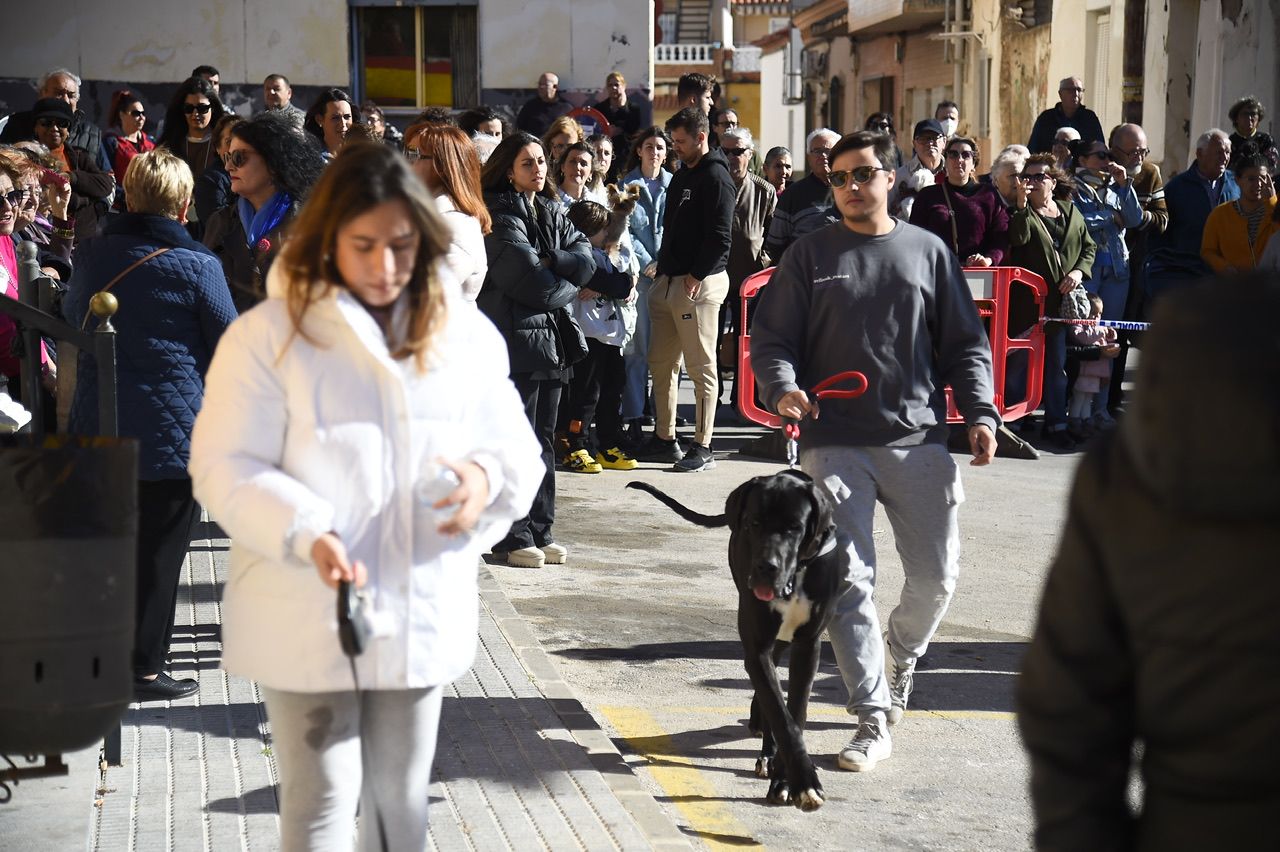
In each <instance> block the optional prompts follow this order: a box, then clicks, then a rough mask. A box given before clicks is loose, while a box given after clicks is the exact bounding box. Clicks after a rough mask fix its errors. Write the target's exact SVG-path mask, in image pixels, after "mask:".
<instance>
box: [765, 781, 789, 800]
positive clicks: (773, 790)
mask: <svg viewBox="0 0 1280 852" xmlns="http://www.w3.org/2000/svg"><path fill="white" fill-rule="evenodd" d="M765 800H766V801H767V802H768V803H769V804H771V805H787V804H790V803H791V788H790V787H788V786H787V782H786V781H783V780H782V779H775V780H773V781H770V782H769V795H767V796H765Z"/></svg>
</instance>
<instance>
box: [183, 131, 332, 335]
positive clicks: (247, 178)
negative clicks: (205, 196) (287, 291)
mask: <svg viewBox="0 0 1280 852" xmlns="http://www.w3.org/2000/svg"><path fill="white" fill-rule="evenodd" d="M225 162H226V167H227V174H229V175H231V191H232V192H234V193H235V194H236V195H237V196H239V198H238V199H237V200H236V201H235V203H234V204H230V205H228V206H226V207H223V208H222V209H221V210H219V211H218V212H217V213H214V214H213V215H212V216H210V217H209V222H208V225H207V227H206V229H205V238H204V244H205V245H206V246H208V247H209V248H210V249H212V250H213V252H214V254H216V255H218V258H219V259H220V260H221V261H222V269H223V272H224V273H225V274H226V276H227V286H228V287H229V288H230V289H231V298H232V300H233V301H234V302H235V305H236V310H238V311H240V312H241V313H244V312H245V311H247V310H248V309H249V308H251V307H253V306H254V305H256V304H258V302H261V301H262V300H263V299H264V298H266V294H267V293H266V287H265V282H266V280H267V270H268V269H270V268H271V263H272V261H273V260H275V257H276V254H277V253H278V252H279V250H280V242H281V235H282V234H281V232H282V231H283V230H284V228H285V227H286V226H287V225H288V224H289V223H290V222H291V221H293V218H294V216H295V215H297V211H298V208H299V207H300V206H301V205H302V202H303V200H304V199H305V198H306V195H307V193H308V192H310V191H311V187H312V185H313V184H314V183H315V182H316V180H318V179H319V177H320V172H321V171H322V170H323V169H324V158H323V156H322V155H321V152H320V150H319V148H318V147H317V145H316V144H315V143H314V142H312V141H311V138H310V137H308V136H306V135H304V134H303V133H302V132H301V131H300V130H298V128H297V127H296V126H295V125H294V124H293V122H292V121H291V120H289V118H288V117H287V116H282V115H280V114H278V113H275V112H264V113H259V114H258V115H255V116H254V117H253V118H251V119H249V120H248V121H246V122H243V123H242V124H238V125H236V126H235V128H234V129H233V130H232V131H231V144H230V146H229V147H228V148H227V155H226V159H225Z"/></svg>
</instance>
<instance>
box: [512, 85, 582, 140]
mask: <svg viewBox="0 0 1280 852" xmlns="http://www.w3.org/2000/svg"><path fill="white" fill-rule="evenodd" d="M572 110H573V104H571V103H569V102H568V101H566V100H565V99H564V98H562V97H560V78H559V77H557V76H556V75H555V74H553V73H551V72H550V71H544V72H543V73H542V76H541V77H539V78H538V94H537V95H535V96H534V97H532V98H530V99H529V101H528V103H526V104H525V105H524V106H522V107H521V108H520V114H519V115H517V116H516V127H518V128H520V129H521V130H524V131H526V132H528V133H532V134H533V135H534V136H537V137H538V138H539V139H541V138H542V135H543V134H544V133H546V132H547V128H548V127H550V126H551V122H553V121H555V120H556V119H557V118H559V117H560V116H562V115H565V114H566V113H568V112H571V111H572Z"/></svg>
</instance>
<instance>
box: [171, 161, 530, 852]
mask: <svg viewBox="0 0 1280 852" xmlns="http://www.w3.org/2000/svg"><path fill="white" fill-rule="evenodd" d="M448 244H449V232H448V229H447V227H446V226H445V225H444V223H443V222H442V221H441V219H440V216H439V215H438V214H437V213H435V212H434V208H433V207H432V204H431V200H430V197H429V195H428V193H427V190H426V189H425V188H424V187H423V186H422V184H421V183H420V182H419V181H418V180H417V179H416V178H415V177H414V176H413V174H412V173H411V172H410V170H409V168H408V166H407V165H406V164H405V163H404V160H403V159H402V158H401V157H400V156H399V155H397V154H396V153H395V152H394V151H393V150H391V149H390V148H387V147H385V146H382V145H376V144H373V143H357V144H353V145H351V146H348V148H347V149H344V150H343V152H342V153H341V155H340V156H338V157H337V158H335V160H334V162H333V163H332V164H331V165H330V166H329V167H328V169H327V170H326V171H325V174H324V175H323V177H322V178H321V180H320V182H319V183H318V184H317V185H316V187H315V189H314V190H313V192H312V195H311V198H310V200H309V202H308V203H307V205H306V206H305V207H304V208H303V210H302V212H301V214H300V215H299V217H298V219H297V220H296V221H295V223H294V225H293V228H292V232H291V235H290V237H289V240H288V242H287V243H286V245H285V248H284V253H283V255H282V256H281V258H280V260H278V261H277V262H276V264H275V265H274V266H273V267H272V270H271V273H270V277H269V280H268V296H269V298H268V299H267V301H266V302H263V303H262V304H261V305H259V306H257V307H256V308H254V309H253V310H251V311H249V312H248V313H246V314H245V315H243V316H242V317H241V318H240V319H239V320H237V321H236V322H235V323H234V324H233V325H232V326H231V327H230V328H229V329H228V330H227V332H226V334H225V335H224V337H223V339H222V341H221V343H220V345H219V346H218V349H217V352H216V354H215V355H214V359H213V364H212V366H211V368H210V370H209V375H208V379H207V384H206V391H205V398H204V408H203V410H202V411H201V412H200V415H199V418H198V419H197V421H196V426H195V432H194V436H193V440H192V449H191V463H190V470H191V474H192V478H193V480H194V484H195V494H196V497H197V498H198V499H199V501H200V502H201V503H202V504H204V505H205V506H206V507H207V508H208V509H209V512H210V514H212V516H213V517H214V518H215V519H216V520H217V521H218V523H219V524H220V525H221V526H222V527H223V529H224V530H226V532H227V533H228V535H229V536H230V537H231V540H232V550H231V570H230V576H229V579H228V581H227V586H226V590H225V593H224V598H223V621H222V624H223V665H224V667H225V668H226V669H227V670H228V671H230V672H233V673H235V674H237V675H241V676H244V677H248V678H252V679H254V680H256V681H258V683H259V684H260V685H261V686H262V687H263V692H264V694H265V697H266V703H267V713H268V716H269V717H270V719H271V724H272V731H273V750H274V752H275V755H276V758H277V761H278V764H279V767H280V785H281V833H282V845H283V848H285V849H310V848H317V847H323V848H330V846H331V845H332V846H333V847H334V848H339V847H342V846H345V845H349V843H350V838H351V832H352V826H353V822H354V819H355V815H356V806H357V801H358V800H359V801H360V802H361V804H362V814H363V815H364V817H363V818H362V819H361V826H362V831H378V832H380V833H381V835H382V837H381V840H383V841H385V843H386V848H393V849H408V848H417V849H420V848H424V846H425V843H426V836H427V812H426V811H427V787H428V785H429V783H430V768H431V760H432V757H433V755H434V750H435V737H436V730H437V728H438V724H439V712H440V705H441V693H442V688H443V686H444V685H445V684H447V683H449V682H450V681H452V680H454V679H456V678H457V677H459V676H460V675H462V674H463V673H464V672H465V671H466V670H467V668H468V667H469V666H470V665H471V662H472V659H473V657H474V654H475V647H476V632H477V607H478V600H477V592H476V573H477V565H478V563H479V558H480V554H481V553H483V552H485V551H486V550H487V549H488V548H489V547H490V546H491V545H492V544H493V543H495V542H496V541H498V539H500V538H501V537H502V536H503V535H504V534H505V533H506V531H507V529H508V528H509V527H510V524H511V522H512V521H513V520H515V519H517V518H519V517H522V516H523V515H524V514H526V513H527V512H528V510H529V506H530V504H531V502H532V499H533V495H534V492H535V491H536V489H537V487H538V484H539V483H540V482H541V480H542V477H543V474H544V471H543V466H542V460H541V455H540V448H539V446H538V444H537V442H536V440H535V439H534V436H533V432H532V430H531V429H530V427H529V424H528V420H527V418H525V417H524V416H523V413H524V412H523V407H522V406H521V403H520V398H519V395H518V394H517V393H516V391H515V388H514V387H513V385H512V384H511V381H510V379H509V378H508V372H509V371H508V365H507V355H506V347H505V346H504V345H503V342H502V337H501V335H499V334H498V332H497V330H496V329H494V328H493V326H492V325H491V324H490V322H489V320H488V319H486V318H485V317H484V316H483V315H482V314H480V312H478V311H474V310H470V309H467V308H464V307H463V306H461V305H459V304H458V303H457V302H455V301H453V300H447V299H446V297H445V291H446V288H447V287H448V284H446V282H445V280H444V279H445V278H446V277H448V275H449V272H448V270H447V267H446V266H445V264H444V263H443V261H442V258H443V257H444V255H445V254H446V252H447V248H448ZM436 459H440V460H443V464H445V465H446V466H447V467H448V468H451V469H452V470H453V472H454V473H455V475H456V476H457V478H458V481H459V484H457V486H456V488H454V489H453V490H452V492H451V493H450V494H449V495H448V497H447V498H445V500H446V501H447V503H448V505H447V506H441V504H440V503H436V504H435V505H436V506H437V508H432V506H431V505H430V504H428V503H427V502H424V501H423V500H421V499H419V496H418V494H420V493H421V491H420V490H418V489H420V486H421V485H422V477H423V472H424V471H426V470H428V469H430V468H431V467H432V464H431V463H432V462H433V461H434V460H436ZM416 491H417V493H415V492H416ZM442 519H443V520H442ZM340 580H341V581H348V582H352V583H354V584H355V585H356V586H361V585H362V584H363V589H364V591H365V592H366V594H367V595H368V598H369V599H370V604H371V609H372V613H373V615H372V618H371V623H372V626H373V631H372V638H371V639H370V641H369V642H368V647H367V648H366V650H365V651H364V653H363V654H362V655H360V656H358V657H354V658H348V657H346V656H345V655H344V654H343V651H342V648H341V646H340V642H339V636H338V625H337V618H336V607H335V592H334V589H335V588H336V587H337V585H338V582H339V581H340ZM368 839H372V840H373V843H372V845H371V846H368V847H367V848H378V845H379V838H377V837H376V836H375V837H373V838H366V840H368Z"/></svg>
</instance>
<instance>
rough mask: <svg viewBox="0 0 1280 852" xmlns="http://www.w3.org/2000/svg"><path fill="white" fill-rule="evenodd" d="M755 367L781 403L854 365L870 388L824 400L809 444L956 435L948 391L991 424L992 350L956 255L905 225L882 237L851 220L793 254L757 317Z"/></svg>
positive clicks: (970, 415) (894, 442)
mask: <svg viewBox="0 0 1280 852" xmlns="http://www.w3.org/2000/svg"><path fill="white" fill-rule="evenodd" d="M751 365H752V368H753V370H754V372H755V375H756V381H757V383H758V384H759V387H760V398H761V399H762V400H763V401H764V402H765V404H766V405H767V406H768V407H769V409H770V410H772V411H777V405H778V400H779V399H781V398H782V396H783V395H784V394H786V393H788V392H789V391H793V390H796V389H797V388H804V389H805V390H806V391H810V390H811V389H812V388H813V386H814V385H816V384H817V383H818V382H820V381H822V380H823V379H825V378H827V377H828V376H832V375H834V374H836V373H840V372H844V371H846V370H858V371H860V372H862V373H863V374H865V375H866V377H867V382H868V384H869V387H868V389H867V392H866V393H865V394H863V395H862V396H860V397H858V398H857V399H852V400H836V399H832V400H826V401H823V402H822V403H821V416H820V418H819V419H818V420H805V421H804V422H803V424H801V440H802V441H803V442H804V444H805V445H806V446H830V445H844V446H875V447H881V446H883V447H892V446H899V447H905V446H914V445H916V444H923V443H926V442H936V443H943V442H945V441H946V437H947V431H948V428H947V425H946V397H945V396H944V393H943V388H944V387H945V386H947V385H950V386H951V387H952V390H953V392H954V394H955V400H956V406H957V408H958V409H959V410H960V412H961V413H962V414H963V415H964V419H965V422H966V423H967V424H969V425H971V426H973V425H977V424H980V423H985V424H986V425H987V426H989V427H991V428H992V429H993V430H994V429H995V428H996V426H997V425H998V424H999V423H1000V415H999V413H998V412H997V411H996V408H995V406H994V405H993V404H992V390H991V387H992V381H991V349H990V346H989V344H988V342H987V336H986V332H985V330H984V329H983V326H982V322H981V320H980V319H979V317H978V311H977V308H976V307H975V305H974V303H973V297H972V295H971V294H970V292H969V288H968V285H967V284H966V283H965V280H964V276H963V275H962V274H961V271H960V265H959V262H958V261H957V259H956V257H955V255H954V254H953V253H952V252H951V251H950V250H948V248H947V247H946V246H945V245H944V244H943V242H942V240H940V239H938V238H937V237H936V236H934V235H933V234H931V233H929V232H928V231H925V230H923V229H921V228H917V227H915V226H913V225H908V224H906V223H905V222H901V221H897V222H896V223H895V225H894V229H893V231H891V232H890V233H888V234H885V235H884V236H879V237H868V236H863V235H861V234H857V233H854V232H853V231H851V230H849V229H848V228H847V227H845V226H844V225H843V224H842V223H841V224H835V225H831V226H829V227H826V228H822V229H821V230H819V231H815V232H814V233H812V234H809V235H807V236H805V237H802V238H800V239H799V240H797V241H796V242H795V243H794V244H792V246H791V248H790V249H788V250H787V253H786V255H785V256H784V257H783V259H782V264H781V265H780V266H779V267H778V269H777V270H776V271H775V272H774V274H773V278H772V279H771V280H770V282H769V284H768V286H766V287H765V288H764V291H763V292H762V293H761V296H760V299H759V305H758V307H757V309H756V312H755V316H754V318H753V319H752V321H751Z"/></svg>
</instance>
